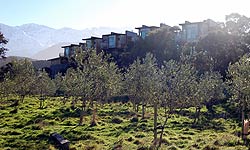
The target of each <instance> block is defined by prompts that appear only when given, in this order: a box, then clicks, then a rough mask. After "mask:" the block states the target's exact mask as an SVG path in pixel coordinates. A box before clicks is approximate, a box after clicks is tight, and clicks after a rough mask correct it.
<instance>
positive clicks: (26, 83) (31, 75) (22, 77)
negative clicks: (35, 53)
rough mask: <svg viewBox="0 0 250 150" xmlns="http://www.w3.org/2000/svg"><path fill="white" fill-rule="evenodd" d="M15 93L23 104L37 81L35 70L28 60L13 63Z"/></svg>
mask: <svg viewBox="0 0 250 150" xmlns="http://www.w3.org/2000/svg"><path fill="white" fill-rule="evenodd" d="M12 81H13V82H14V84H15V86H13V91H14V93H15V94H16V95H18V96H19V97H20V100H21V102H23V100H24V98H25V96H26V95H28V94H31V92H32V89H33V84H34V81H35V70H34V67H33V65H32V63H31V61H29V60H28V59H22V60H16V61H14V62H13V78H12Z"/></svg>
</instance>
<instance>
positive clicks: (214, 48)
mask: <svg viewBox="0 0 250 150" xmlns="http://www.w3.org/2000/svg"><path fill="white" fill-rule="evenodd" d="M195 51H196V54H195V55H193V59H192V62H193V63H194V65H195V67H196V68H197V69H198V70H199V71H200V73H201V74H202V73H204V72H206V71H209V70H211V69H212V70H213V71H218V72H220V73H221V74H222V75H223V77H225V76H226V70H227V68H228V65H229V63H230V62H235V61H237V60H238V59H239V58H240V57H241V56H242V55H243V54H244V49H242V48H241V41H240V40H239V38H238V36H235V35H231V34H229V33H227V32H225V31H215V32H211V33H209V34H208V35H207V36H206V37H204V38H202V39H200V40H199V41H198V43H197V45H196V47H195ZM204 68H205V69H204Z"/></svg>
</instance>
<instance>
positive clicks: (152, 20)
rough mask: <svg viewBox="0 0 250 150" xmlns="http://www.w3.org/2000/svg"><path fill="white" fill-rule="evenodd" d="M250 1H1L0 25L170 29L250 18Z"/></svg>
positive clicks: (57, 27)
mask: <svg viewBox="0 0 250 150" xmlns="http://www.w3.org/2000/svg"><path fill="white" fill-rule="evenodd" d="M249 6H250V0H0V8H1V13H0V23H3V24H7V25H10V26H19V25H22V24H27V23H36V24H41V25H46V26H49V27H52V28H56V29H59V28H63V27H70V28H74V29H85V28H93V27H118V28H119V27H138V26H141V25H142V24H144V25H155V26H159V24H160V23H165V24H167V25H170V26H174V25H178V24H180V23H184V22H185V21H191V22H196V21H203V20H205V19H208V18H209V19H213V20H214V21H219V22H223V21H225V16H226V15H229V14H231V13H239V14H241V15H245V16H247V17H250V9H249Z"/></svg>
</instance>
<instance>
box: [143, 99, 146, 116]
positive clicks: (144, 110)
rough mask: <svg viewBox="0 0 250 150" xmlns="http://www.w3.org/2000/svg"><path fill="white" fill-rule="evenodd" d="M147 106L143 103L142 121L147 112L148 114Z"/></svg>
mask: <svg viewBox="0 0 250 150" xmlns="http://www.w3.org/2000/svg"><path fill="white" fill-rule="evenodd" d="M145 106H146V105H145V104H144V102H142V119H144V118H145V112H146V107H145Z"/></svg>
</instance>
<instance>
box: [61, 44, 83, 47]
mask: <svg viewBox="0 0 250 150" xmlns="http://www.w3.org/2000/svg"><path fill="white" fill-rule="evenodd" d="M73 46H79V45H78V44H70V45H66V46H62V47H61V48H65V47H73Z"/></svg>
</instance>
